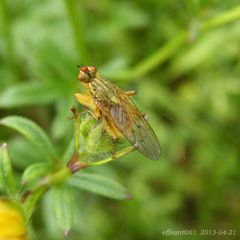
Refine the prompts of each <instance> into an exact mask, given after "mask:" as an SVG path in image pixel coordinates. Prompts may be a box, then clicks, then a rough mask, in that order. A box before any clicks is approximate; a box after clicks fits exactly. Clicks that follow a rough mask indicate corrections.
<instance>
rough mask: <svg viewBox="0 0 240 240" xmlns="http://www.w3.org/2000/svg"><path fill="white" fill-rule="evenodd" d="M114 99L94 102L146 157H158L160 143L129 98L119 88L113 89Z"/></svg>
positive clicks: (154, 158)
mask: <svg viewBox="0 0 240 240" xmlns="http://www.w3.org/2000/svg"><path fill="white" fill-rule="evenodd" d="M114 95H115V98H114V101H111V99H108V100H106V99H98V100H96V104H97V105H98V107H99V108H100V109H101V111H102V112H103V114H104V116H106V117H107V118H108V119H109V120H110V121H111V122H113V123H114V124H115V126H116V127H117V128H118V129H119V131H120V132H121V133H122V134H123V135H124V136H125V137H126V138H127V140H128V141H129V142H130V143H131V144H132V145H134V146H135V147H136V149H137V150H138V151H139V152H141V153H142V154H144V155H145V156H146V157H148V158H150V159H152V160H157V159H159V158H160V144H159V141H158V138H157V136H156V134H155V133H154V131H153V130H152V128H151V126H150V125H149V123H148V122H147V121H146V120H145V118H144V117H143V115H142V114H141V112H139V110H138V109H137V107H136V106H135V105H134V103H133V102H132V101H131V100H130V98H129V97H128V96H127V95H126V94H125V93H124V92H123V91H122V90H121V89H119V88H117V87H115V89H114Z"/></svg>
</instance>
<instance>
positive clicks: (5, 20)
mask: <svg viewBox="0 0 240 240" xmlns="http://www.w3.org/2000/svg"><path fill="white" fill-rule="evenodd" d="M0 13H1V14H0V16H1V18H0V20H1V22H2V28H3V31H2V34H3V37H4V41H5V46H6V54H5V58H6V62H8V65H9V67H10V69H11V72H12V74H13V76H14V79H16V80H18V79H19V71H18V67H17V64H16V63H17V58H16V54H15V50H14V49H15V48H14V42H13V35H12V24H11V16H10V15H11V13H10V10H9V7H8V4H7V1H6V0H2V1H0Z"/></svg>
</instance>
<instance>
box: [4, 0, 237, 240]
mask: <svg viewBox="0 0 240 240" xmlns="http://www.w3.org/2000/svg"><path fill="white" fill-rule="evenodd" d="M239 18H240V5H239V2H238V1H236V0H229V1H220V0H203V1H200V0H199V1H196V0H189V1H167V0H164V1H157V0H148V1H146V0H140V1H117V0H113V1H109V0H98V1H97V0H93V1H87V0H84V1H74V0H65V1H50V0H45V1H20V2H19V1H14V0H12V1H10V0H3V1H1V3H0V31H1V35H0V79H1V81H0V118H1V124H2V125H1V126H0V143H1V144H3V145H2V148H1V162H0V169H1V171H0V172H1V174H0V179H1V182H0V192H1V194H2V195H8V197H10V198H14V199H17V200H18V201H22V197H24V196H25V195H23V193H27V191H28V190H29V189H31V190H32V194H31V195H30V196H27V195H26V196H25V197H26V200H25V201H24V204H23V205H22V207H23V209H24V211H25V214H26V217H27V219H29V220H30V219H31V221H30V226H31V234H32V238H33V239H42V238H43V237H46V236H49V238H51V239H61V236H63V232H64V233H65V234H67V233H68V231H69V230H70V228H71V229H72V230H71V231H70V232H69V239H79V238H80V237H81V238H83V239H100V240H101V239H110V238H114V239H123V238H124V239H125V238H126V239H159V238H161V236H162V232H163V231H164V230H166V229H175V230H182V229H196V230H199V229H213V228H217V229H219V228H220V229H236V228H237V226H239V224H240V219H239V216H240V209H239V201H240V192H239V184H240V178H239V156H240V149H239V138H240V128H239V121H240V119H239V104H240V81H239V72H240V64H239V38H240V30H239V29H240V23H239ZM77 64H85V65H88V64H90V65H94V66H96V67H97V68H98V70H99V72H100V73H102V75H104V76H105V77H106V78H107V79H109V80H111V81H113V82H114V83H116V84H118V85H119V86H121V87H122V88H123V89H126V90H131V89H134V90H136V91H137V96H136V97H135V98H134V101H135V102H136V104H137V106H139V107H140V109H142V110H143V111H144V112H146V114H147V115H148V116H149V122H150V123H151V125H152V127H153V129H154V130H155V132H156V134H157V135H158V137H159V139H160V143H161V148H162V156H161V160H160V161H157V162H152V161H148V160H146V159H145V157H144V156H142V155H141V154H139V153H138V152H132V153H130V154H128V155H125V154H126V153H127V152H125V150H126V149H127V147H126V146H125V145H124V143H123V144H122V143H121V144H120V145H119V149H118V155H117V156H119V157H120V156H122V155H125V156H124V157H121V160H119V159H117V161H114V163H111V164H108V165H103V164H104V163H107V162H109V161H112V157H111V155H110V154H109V152H111V150H112V149H111V145H110V144H109V139H108V136H104V139H102V140H104V141H103V142H100V143H101V144H102V145H101V144H100V145H96V144H95V143H94V140H96V138H95V136H96V135H98V134H99V133H100V132H99V131H100V130H101V128H102V126H101V125H99V126H98V128H92V126H93V125H94V124H95V122H94V120H92V119H91V118H89V116H88V115H84V116H85V118H84V117H83V118H81V122H80V126H79V129H80V133H81V134H80V138H79V143H80V144H79V155H80V156H81V158H82V159H85V164H87V165H89V166H95V165H98V163H99V164H100V166H95V167H92V168H89V169H90V170H89V169H88V168H84V169H81V170H80V171H79V172H78V173H76V174H75V175H73V176H70V175H71V174H70V173H69V171H68V168H66V167H65V166H66V163H67V162H68V161H69V160H70V159H71V157H72V156H73V154H74V152H73V151H74V147H75V148H76V145H75V142H74V137H73V132H74V128H73V125H74V124H73V120H68V119H67V117H70V116H71V113H70V108H71V106H72V105H76V104H75V103H74V97H73V94H74V93H76V92H78V91H79V90H78V89H79V88H80V86H79V85H78V82H77V80H76V78H77V74H78V68H77V67H76V65H77ZM84 124H86V125H84ZM3 125H4V126H8V127H10V128H12V129H14V130H16V131H17V132H18V133H17V132H16V131H13V130H11V129H10V128H6V127H4V126H3ZM84 129H85V130H86V129H91V131H90V134H85V133H86V132H85V133H84ZM75 130H76V129H75ZM19 133H20V134H21V135H23V136H24V137H25V138H24V137H20V135H19ZM87 133H88V131H87ZM75 140H76V139H75ZM81 141H82V142H81ZM4 142H7V143H8V145H6V144H4ZM86 146H87V148H86ZM96 146H97V147H96ZM107 147H108V148H107ZM127 150H128V149H127ZM118 182H122V184H123V185H124V186H126V187H127V189H128V190H126V189H125V188H124V187H122V186H121V185H119V183H118ZM80 188H81V189H83V190H84V191H79V189H80ZM85 190H88V191H92V192H94V193H97V194H101V195H104V196H108V197H112V198H115V199H129V196H130V195H129V192H130V193H131V196H132V198H131V200H127V201H114V200H112V199H110V200H108V199H107V198H106V199H105V198H103V197H102V196H101V197H98V196H97V195H94V194H91V193H87V192H86V191H85ZM66 192H67V193H66ZM36 206H37V207H36ZM53 206H54V208H53ZM53 216H54V217H53ZM113 216H114V217H113ZM57 223H58V225H59V227H58V225H57ZM79 236H80V237H79ZM232 237H233V236H232Z"/></svg>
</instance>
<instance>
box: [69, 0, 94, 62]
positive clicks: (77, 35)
mask: <svg viewBox="0 0 240 240" xmlns="http://www.w3.org/2000/svg"><path fill="white" fill-rule="evenodd" d="M65 6H66V10H67V12H68V17H69V21H70V24H71V27H72V31H73V35H74V39H75V44H76V47H77V51H78V58H79V60H81V61H82V62H84V64H85V65H88V64H89V63H90V62H89V56H88V52H87V47H86V43H85V40H84V36H85V34H84V30H83V24H82V23H80V21H79V15H80V16H81V14H82V12H81V8H80V7H78V8H76V6H75V1H73V0H65ZM81 19H83V17H82V18H81Z"/></svg>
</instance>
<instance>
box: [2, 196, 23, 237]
mask: <svg viewBox="0 0 240 240" xmlns="http://www.w3.org/2000/svg"><path fill="white" fill-rule="evenodd" d="M26 239H27V227H26V224H25V221H24V217H23V215H22V213H21V211H20V210H19V209H18V208H17V207H16V206H15V205H14V204H13V203H11V202H10V201H9V200H6V199H3V198H0V240H26Z"/></svg>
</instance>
